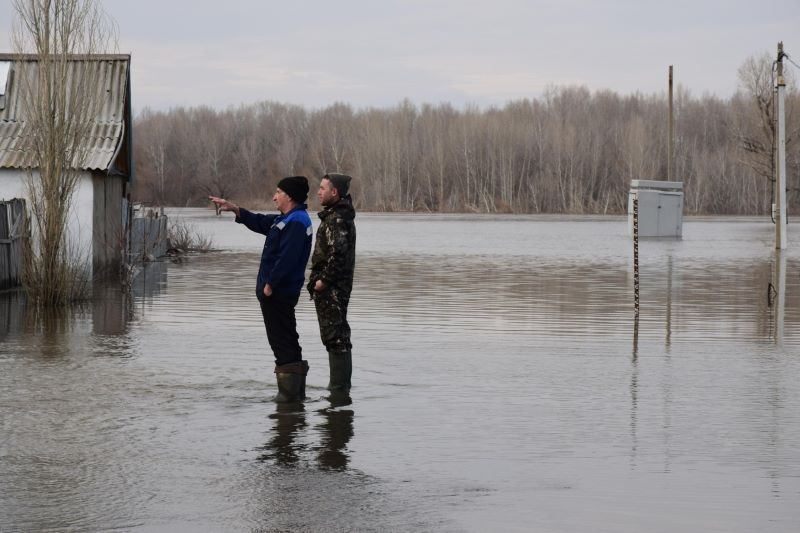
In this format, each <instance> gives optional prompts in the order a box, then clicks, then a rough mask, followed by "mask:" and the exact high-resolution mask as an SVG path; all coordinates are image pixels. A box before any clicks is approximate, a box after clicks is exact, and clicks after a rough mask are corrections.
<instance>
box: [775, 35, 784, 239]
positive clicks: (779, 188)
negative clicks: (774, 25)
mask: <svg viewBox="0 0 800 533" xmlns="http://www.w3.org/2000/svg"><path fill="white" fill-rule="evenodd" d="M783 57H784V53H783V42H780V43H778V87H777V90H778V94H777V102H776V107H777V109H776V114H777V119H778V128H777V132H776V133H777V136H778V139H777V141H778V142H777V150H778V154H777V157H778V161H777V165H776V169H775V171H776V172H777V174H778V175H777V176H776V178H777V179H776V180H775V248H776V249H778V250H784V249H786V245H787V239H786V103H785V102H786V80H785V78H784V77H783Z"/></svg>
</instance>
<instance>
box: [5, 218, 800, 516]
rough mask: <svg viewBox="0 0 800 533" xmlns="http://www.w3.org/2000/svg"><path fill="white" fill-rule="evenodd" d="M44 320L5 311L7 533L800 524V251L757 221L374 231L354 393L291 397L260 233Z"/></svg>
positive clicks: (401, 221) (383, 224)
mask: <svg viewBox="0 0 800 533" xmlns="http://www.w3.org/2000/svg"><path fill="white" fill-rule="evenodd" d="M176 215H177V216H180V217H182V218H184V219H185V220H186V221H187V222H189V223H191V224H194V225H195V227H196V228H197V229H198V231H200V232H201V233H203V234H205V235H209V236H212V237H213V239H214V243H215V246H216V247H217V248H220V249H221V250H220V251H218V252H213V253H208V254H202V255H196V256H190V257H187V258H185V259H184V260H183V261H182V262H179V263H172V262H164V263H156V264H153V265H150V266H149V267H148V268H147V269H146V270H145V272H144V273H143V275H141V276H140V277H139V278H137V280H136V282H135V283H134V286H133V289H132V294H131V296H130V297H126V296H125V295H124V294H122V293H121V292H120V291H118V290H117V289H115V288H106V289H101V288H97V289H96V291H95V293H96V297H95V300H94V301H93V302H91V303H89V304H87V305H85V306H84V307H82V308H80V309H76V310H74V311H70V312H68V313H63V314H61V315H59V316H49V317H38V318H37V317H36V316H35V313H33V312H32V311H31V310H30V309H27V307H26V305H25V301H24V298H23V297H22V295H21V294H19V293H16V292H6V293H1V294H0V413H2V414H1V415H0V416H2V433H0V530H2V531H35V530H68V531H97V530H112V529H121V530H141V531H548V532H580V531H609V532H611V531H614V532H620V531H621V532H627V531H629V532H641V531H648V532H652V531H664V532H667V531H703V532H708V531H718V532H738V531H740V532H751V531H780V532H784V531H785V532H794V531H798V530H800V446H799V445H798V443H800V327H798V326H800V240H798V238H797V235H796V232H793V231H791V228H792V226H790V242H789V249H788V250H786V251H784V252H783V253H780V254H778V253H776V252H775V250H774V249H773V248H774V246H773V242H774V229H773V225H772V224H771V222H770V221H769V220H766V221H764V220H762V219H691V218H690V219H688V220H685V221H684V236H683V239H681V240H642V241H641V242H640V247H639V254H640V262H641V264H640V271H641V303H640V315H639V318H638V320H636V319H635V318H634V312H633V264H632V256H633V253H632V241H631V239H630V238H629V237H628V235H627V225H626V220H625V219H624V218H621V217H613V218H595V217H585V218H583V217H582V218H566V217H537V216H466V215H449V216H448V215H374V214H359V216H358V217H357V219H356V222H357V227H358V262H357V267H356V281H355V287H354V292H353V297H352V300H351V308H350V315H349V318H350V322H351V326H352V328H353V344H354V350H353V362H354V371H353V383H354V388H353V391H352V396H353V402H352V404H350V405H344V406H342V405H331V403H330V402H328V401H327V400H326V399H325V397H326V391H325V386H326V385H327V374H328V364H327V355H326V354H325V352H324V350H323V348H322V345H321V343H320V341H319V337H318V329H317V324H316V317H315V314H314V309H313V305H312V302H310V301H309V300H307V299H306V298H301V301H300V303H299V305H298V309H297V313H298V328H299V332H300V337H301V344H302V346H303V350H304V356H305V358H306V359H307V360H308V361H309V362H310V365H311V371H310V373H309V375H308V384H307V394H308V397H309V399H308V401H306V402H305V404H304V405H302V406H288V407H287V406H281V405H276V404H275V403H273V402H272V401H271V398H272V397H273V396H274V394H275V392H276V389H275V383H274V375H273V374H272V365H273V364H272V358H271V355H270V354H269V353H268V347H267V344H266V336H265V333H264V326H263V323H262V321H261V316H260V312H259V308H258V305H257V302H256V300H255V297H254V295H253V291H254V286H255V273H256V271H257V269H258V260H259V256H260V250H261V245H262V243H263V241H262V238H261V237H260V236H258V235H256V234H252V233H249V232H248V231H247V230H246V229H245V228H244V227H242V226H240V225H237V224H235V223H233V222H232V221H231V219H230V217H225V216H223V217H215V216H213V212H210V211H208V210H191V209H190V210H180V211H176V212H175V213H173V216H176Z"/></svg>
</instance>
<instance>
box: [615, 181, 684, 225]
mask: <svg viewBox="0 0 800 533" xmlns="http://www.w3.org/2000/svg"><path fill="white" fill-rule="evenodd" d="M634 198H638V199H639V237H678V238H680V237H681V236H682V235H683V183H682V182H680V181H653V180H631V189H630V191H629V192H628V233H629V234H630V235H631V236H632V235H633V199H634Z"/></svg>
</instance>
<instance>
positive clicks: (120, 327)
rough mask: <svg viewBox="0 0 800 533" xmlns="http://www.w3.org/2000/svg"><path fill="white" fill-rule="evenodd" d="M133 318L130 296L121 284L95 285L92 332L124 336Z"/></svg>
mask: <svg viewBox="0 0 800 533" xmlns="http://www.w3.org/2000/svg"><path fill="white" fill-rule="evenodd" d="M132 318H133V303H132V300H131V297H130V295H129V294H128V293H127V292H126V291H125V290H124V289H123V287H121V286H120V285H119V283H110V284H109V283H104V284H101V283H95V284H94V286H93V287H92V332H93V333H94V334H95V335H124V334H125V333H126V332H127V329H128V323H129V322H130V321H131V319H132Z"/></svg>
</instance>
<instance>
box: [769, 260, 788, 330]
mask: <svg viewBox="0 0 800 533" xmlns="http://www.w3.org/2000/svg"><path fill="white" fill-rule="evenodd" d="M772 262H773V272H772V287H773V291H774V293H773V295H772V296H773V300H772V302H771V303H772V308H773V310H774V315H773V316H774V320H775V328H774V336H775V337H774V338H775V343H776V344H777V345H778V346H782V345H783V325H784V321H785V319H786V254H785V253H783V251H782V250H775V255H774V256H773V258H772Z"/></svg>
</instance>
